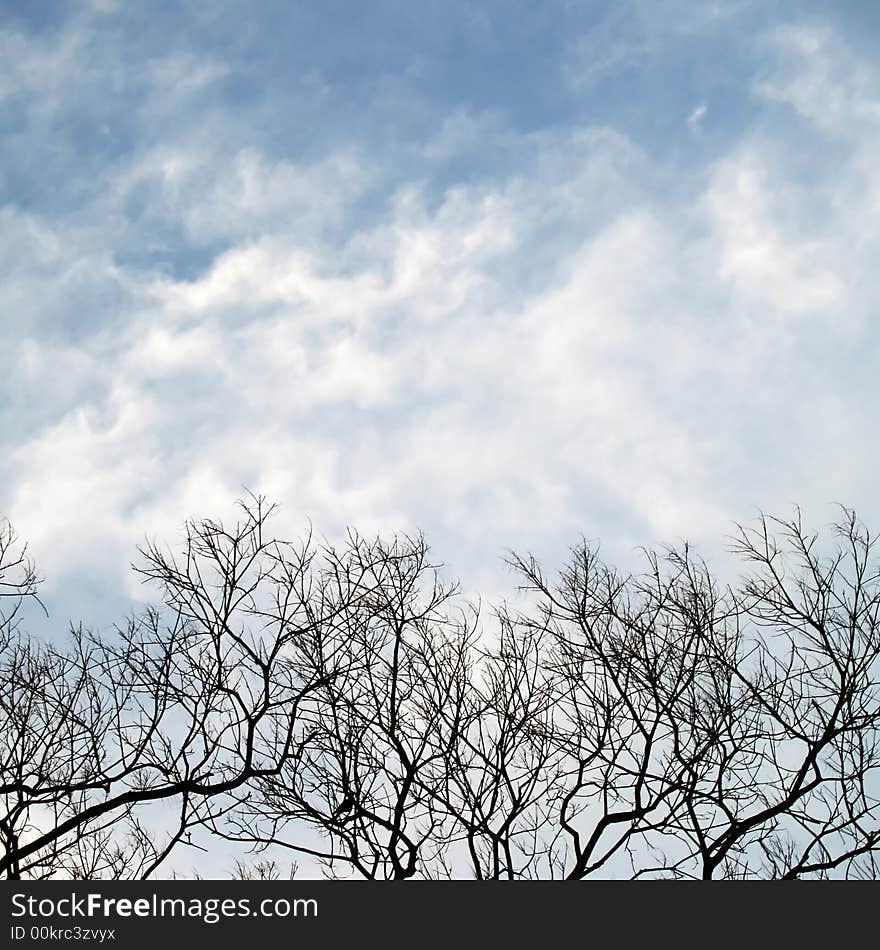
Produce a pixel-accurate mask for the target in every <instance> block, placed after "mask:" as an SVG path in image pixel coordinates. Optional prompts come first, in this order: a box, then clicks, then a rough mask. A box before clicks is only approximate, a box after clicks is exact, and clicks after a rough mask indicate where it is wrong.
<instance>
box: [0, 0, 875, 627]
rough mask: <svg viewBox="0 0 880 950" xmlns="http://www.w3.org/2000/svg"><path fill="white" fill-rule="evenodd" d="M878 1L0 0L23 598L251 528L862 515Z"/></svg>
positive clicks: (445, 553) (625, 533) (476, 526)
mask: <svg viewBox="0 0 880 950" xmlns="http://www.w3.org/2000/svg"><path fill="white" fill-rule="evenodd" d="M878 38H880V7H878V5H877V4H873V3H864V4H861V3H855V2H850V3H838V4H819V3H810V2H800V3H768V2H762V3H752V2H748V0H729V2H718V3H700V4H694V3H690V2H688V3H685V2H679V0H668V2H664V0H646V2H630V3H621V2H618V3H589V2H587V3H574V2H551V0H546V2H541V3H525V2H503V3H502V2H484V3H475V2H472V3H467V2H454V0H453V2H446V3H433V2H419V3H415V2H409V3H403V2H396V3H392V2H384V3H383V2H377V3H370V4H365V3H344V2H327V0H324V2H321V3H289V2H280V0H279V2H259V0H257V2H251V3H248V4H243V3H238V2H228V3H222V2H213V3H210V4H205V3H157V2H149V3H138V2H125V3H121V2H120V3H114V2H111V0H100V2H99V0H94V2H91V3H87V2H82V3H58V2H35V0H29V2H27V3H24V2H22V3H10V2H6V3H4V4H3V5H2V14H0V63H2V67H0V68H2V73H0V140H2V142H3V146H2V150H0V225H2V226H0V260H2V261H3V266H4V269H5V273H4V279H3V282H2V285H0V321H2V322H0V327H2V331H0V332H2V339H0V343H2V349H3V353H4V356H5V366H6V372H5V374H4V375H3V377H2V378H0V423H2V425H0V447H2V452H0V514H4V515H7V516H8V517H9V518H10V519H11V520H12V521H13V522H14V524H15V525H16V527H17V529H18V531H19V533H20V534H21V535H22V536H23V537H26V538H29V539H30V541H31V545H32V551H33V553H34V555H35V556H36V557H37V559H38V561H39V563H40V564H41V566H42V569H43V572H44V573H45V575H46V578H47V581H46V597H47V603H48V606H49V607H50V611H51V617H50V621H49V624H48V625H47V629H49V628H52V629H55V628H56V627H57V626H58V625H59V623H61V624H63V622H64V621H65V620H66V618H67V617H68V616H72V617H74V618H75V619H83V620H85V621H87V622H94V623H96V624H98V625H99V626H100V625H103V624H106V623H109V622H110V620H111V619H112V618H113V617H114V616H118V615H119V612H120V611H124V610H125V609H127V605H128V603H129V602H130V600H131V598H142V597H145V596H148V593H147V592H145V591H143V590H141V589H140V588H139V587H138V586H137V585H136V584H135V583H134V582H133V581H132V580H131V578H130V576H129V573H128V563H129V561H130V560H131V559H132V557H133V554H134V546H135V544H136V543H137V542H138V541H140V540H141V539H142V538H143V537H144V535H145V534H147V533H149V534H150V535H154V536H159V537H162V538H165V539H167V540H168V541H170V542H173V541H174V539H175V538H176V537H178V531H179V526H180V524H181V522H182V521H183V519H184V518H186V517H188V516H201V515H204V516H218V515H220V516H222V515H224V514H227V513H229V512H230V511H231V509H232V504H233V502H234V500H235V498H236V497H237V496H238V495H239V494H240V492H241V488H242V486H243V485H247V486H249V487H250V488H252V489H255V490H260V491H264V492H266V493H268V494H269V495H270V496H271V497H273V498H275V499H277V500H278V501H280V502H281V503H282V509H281V512H280V514H279V516H278V524H279V531H281V532H283V533H286V534H295V533H298V532H300V531H302V530H303V528H304V526H305V524H306V522H307V519H311V521H312V522H313V524H314V526H315V527H316V529H317V530H318V531H319V532H322V533H324V534H326V535H327V536H328V537H331V538H332V537H335V536H337V535H338V534H339V533H340V532H341V531H342V530H343V528H344V526H345V525H347V524H352V525H355V526H357V527H359V528H360V529H361V530H364V531H372V530H386V531H390V530H394V529H402V530H412V529H413V528H422V529H424V530H425V531H426V532H427V534H428V537H429V539H430V540H431V541H432V543H433V547H434V550H435V553H436V554H437V556H438V558H440V559H442V560H443V561H445V562H446V563H447V564H448V565H449V568H450V572H451V573H453V574H455V575H457V576H461V577H462V579H463V580H464V582H465V587H466V588H467V589H469V590H477V589H479V590H482V591H483V592H484V593H486V594H488V596H490V597H492V596H495V595H498V594H499V593H501V592H504V591H505V590H506V588H507V586H508V584H509V582H510V579H509V578H508V577H507V575H506V573H505V571H504V569H503V567H502V565H501V563H500V560H499V557H500V555H501V554H502V553H503V551H504V549H505V548H506V547H508V546H513V547H517V548H530V549H532V550H535V551H536V552H538V553H539V554H540V555H542V556H543V557H544V558H546V559H547V560H548V561H550V562H557V563H558V562H559V561H560V560H561V558H562V557H563V556H564V554H565V551H566V548H567V545H568V544H569V543H572V542H574V541H576V539H577V538H578V537H579V536H580V535H581V534H586V535H587V536H590V537H598V538H601V539H602V541H603V544H604V545H605V547H606V549H607V550H608V551H610V554H611V556H613V557H617V558H619V559H621V560H623V561H627V559H629V558H631V557H632V556H633V551H634V548H635V546H636V545H639V544H643V543H644V544H651V543H657V542H663V541H674V540H676V539H678V538H682V537H688V538H690V539H692V540H693V541H694V542H695V543H696V544H698V546H700V548H701V549H702V550H703V551H705V552H706V553H707V554H708V555H709V556H710V557H715V556H718V557H720V556H721V553H720V552H721V544H722V538H723V536H724V534H725V533H726V532H727V531H729V529H730V527H731V524H732V522H733V521H734V520H744V519H749V518H750V517H752V515H753V514H754V510H755V507H756V506H762V507H764V508H766V509H769V510H771V511H777V512H787V511H788V510H789V508H790V505H791V504H792V503H793V502H799V503H801V504H802V505H803V506H804V508H805V510H806V513H807V516H808V518H809V519H810V520H811V521H813V522H814V523H816V524H820V523H822V522H824V521H826V520H828V519H830V518H831V517H832V516H833V510H832V508H831V507H830V505H831V503H832V502H835V501H839V502H843V503H846V504H848V505H852V506H855V507H856V508H857V510H858V511H859V513H860V514H861V515H862V516H863V517H864V518H865V520H867V521H868V523H869V524H873V525H874V526H880V501H878V498H877V493H876V488H875V484H876V474H875V473H876V471H877V463H878V449H877V434H878V433H877V419H876V405H877V404H878V397H880V383H878V382H877V378H876V377H877V376H878V374H877V372H876V366H877V362H878V360H877V357H878V343H880V329H878V318H877V305H878V294H880V278H878V277H877V274H876V261H877V260H878V250H880V246H878V244H880V240H878V238H880V170H878V164H877V161H876V156H877V155H878V153H880V69H878V67H877V65H876V62H875V60H876V45H877V40H878Z"/></svg>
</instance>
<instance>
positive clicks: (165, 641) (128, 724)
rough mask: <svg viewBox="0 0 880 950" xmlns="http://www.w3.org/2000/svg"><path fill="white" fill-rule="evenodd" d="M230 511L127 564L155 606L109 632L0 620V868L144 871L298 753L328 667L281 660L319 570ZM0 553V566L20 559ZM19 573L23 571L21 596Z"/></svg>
mask: <svg viewBox="0 0 880 950" xmlns="http://www.w3.org/2000/svg"><path fill="white" fill-rule="evenodd" d="M242 507H243V513H244V517H243V519H242V520H241V521H240V522H239V523H237V524H236V525H235V526H234V527H232V528H230V529H227V528H224V527H223V526H222V525H220V524H217V523H215V522H212V521H202V522H199V523H189V524H188V525H187V527H186V539H185V542H184V546H183V554H182V556H181V557H176V556H174V555H172V554H168V553H166V552H164V551H163V550H161V549H160V548H159V547H158V546H155V545H149V546H147V547H146V548H144V549H143V551H142V552H141V553H142V556H143V559H142V563H141V565H140V566H139V568H138V570H139V572H140V574H141V575H142V577H143V578H144V579H146V580H149V581H152V582H154V583H155V584H158V585H159V587H160V589H161V591H162V594H163V604H162V607H161V609H160V608H150V609H147V610H145V611H143V612H142V613H141V614H140V615H138V616H137V617H135V618H132V619H131V620H130V621H129V622H128V624H127V625H125V626H123V627H119V628H117V629H116V630H115V631H114V633H113V635H112V636H110V637H101V636H99V635H97V634H92V633H89V632H87V631H84V630H82V629H76V630H73V631H72V636H71V638H70V643H69V644H68V645H66V646H65V647H63V648H62V647H58V646H56V645H54V644H51V643H37V642H36V641H34V640H31V639H29V638H27V637H24V636H22V635H20V634H19V633H18V631H15V630H13V629H11V627H10V618H9V615H7V617H6V619H5V622H4V631H5V640H4V643H3V654H2V665H0V681H2V687H0V704H2V712H3V716H4V719H5V721H4V727H3V732H2V740H0V743H2V744H0V768H2V771H0V792H2V799H0V807H2V812H0V831H2V834H3V843H4V852H3V854H2V856H0V872H2V873H3V874H4V875H5V876H7V877H12V878H19V877H25V876H27V877H51V876H53V875H56V874H62V875H68V876H74V877H102V876H109V877H123V876H147V875H149V874H152V873H154V872H155V871H156V869H157V868H158V867H159V865H160V864H161V862H162V861H163V860H165V859H166V858H167V856H168V854H169V853H170V851H171V849H172V848H173V847H174V846H176V845H178V844H180V843H181V842H183V843H186V842H187V841H188V840H189V835H190V834H191V829H192V828H194V827H196V826H199V825H202V824H203V823H204V822H206V821H209V820H210V821H213V820H216V819H217V817H218V816H219V815H220V814H222V813H223V811H224V810H225V809H226V808H227V807H229V803H228V802H227V801H226V798H225V796H228V795H229V794H230V793H232V792H234V791H235V790H236V789H239V788H242V787H243V786H244V785H245V784H246V783H248V782H250V781H253V780H254V779H255V778H258V777H266V776H269V775H271V774H273V773H276V772H278V771H279V770H280V769H281V768H282V767H283V766H284V764H285V762H287V760H288V759H289V758H290V757H291V756H296V755H299V754H300V748H299V743H300V741H301V739H300V736H299V735H298V732H297V729H298V724H299V711H300V707H301V704H302V703H303V701H304V699H305V698H306V697H307V696H308V695H309V694H310V693H312V692H314V691H315V690H316V689H318V688H320V687H321V685H322V684H323V683H325V682H326V681H327V680H328V679H330V678H331V677H332V676H333V666H332V661H328V664H327V666H326V667H325V668H324V669H323V670H322V671H321V672H315V673H314V675H313V676H311V677H306V678H303V677H302V676H301V672H302V666H299V667H297V666H296V665H295V664H294V663H292V662H291V658H292V657H293V656H295V655H296V651H297V649H298V638H299V637H300V636H301V635H303V634H305V633H307V631H309V630H310V629H311V628H312V627H313V626H314V625H315V624H316V623H320V622H321V620H322V611H323V610H324V609H325V608H326V607H327V606H328V605H327V603H326V602H325V599H324V598H323V596H322V591H323V588H322V585H323V583H324V580H325V578H324V577H323V576H322V575H321V570H320V568H315V569H313V563H312V562H313V559H314V557H315V551H314V550H313V548H312V546H311V545H310V543H308V542H307V543H306V544H304V545H301V546H294V545H292V544H286V543H282V542H280V541H277V540H275V539H269V538H267V537H265V536H264V533H263V530H264V524H265V520H266V518H267V516H268V515H269V513H270V511H271V509H270V508H267V507H266V505H265V503H264V502H263V501H262V500H261V499H257V498H254V499H250V500H249V501H248V502H247V503H244V504H243V506H242ZM7 536H8V535H7ZM5 551H6V552H7V555H6V556H7V566H8V567H9V568H10V569H11V568H13V567H15V565H16V564H18V567H19V569H21V567H22V564H23V563H24V562H22V561H20V560H15V559H14V558H13V557H11V556H10V555H9V553H8V552H9V551H10V548H9V546H8V545H7V547H6V548H5ZM22 577H23V578H24V579H23V580H22V579H21V578H22ZM33 582H34V575H33V572H32V571H30V572H29V571H28V569H25V570H24V573H23V574H21V573H20V577H19V586H18V591H19V593H21V594H22V595H25V594H28V593H30V592H32V588H33ZM6 583H7V584H8V583H13V587H12V588H11V589H12V590H15V587H14V582H6ZM13 600H15V598H13ZM163 802H164V803H166V805H167V806H169V807H172V808H173V809H174V811H175V812H176V818H175V819H174V825H173V828H172V830H171V831H170V832H168V833H167V834H165V835H164V836H159V835H157V834H154V833H149V832H148V831H147V829H146V828H145V826H144V825H143V824H142V822H141V816H143V815H144V814H145V809H146V807H147V806H149V805H150V804H153V803H163ZM167 814H168V808H167V807H166V809H165V810H164V811H163V815H167Z"/></svg>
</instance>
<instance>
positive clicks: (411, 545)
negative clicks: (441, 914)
mask: <svg viewBox="0 0 880 950" xmlns="http://www.w3.org/2000/svg"><path fill="white" fill-rule="evenodd" d="M328 557H329V558H330V559H331V561H332V564H333V572H334V578H335V585H336V595H335V599H336V601H337V602H338V603H339V604H340V605H341V609H339V610H338V611H335V612H334V613H333V615H332V618H331V619H330V620H329V622H327V623H325V624H323V625H322V626H321V627H320V628H316V630H315V635H314V636H313V637H312V638H310V641H309V646H308V647H307V648H303V649H302V650H301V651H300V653H299V655H298V658H297V663H301V664H303V665H302V667H301V671H300V675H301V676H302V677H309V678H312V679H315V680H317V679H320V680H321V682H322V685H321V687H320V689H318V690H317V691H316V692H315V693H314V694H313V696H312V697H311V699H312V701H311V702H310V704H309V705H308V711H307V712H306V713H305V719H306V721H307V723H308V724H307V726H306V727H305V730H306V734H307V741H306V742H304V743H303V746H302V749H301V752H300V754H299V755H298V756H296V757H294V758H291V759H289V760H288V761H287V762H286V763H285V765H284V767H283V768H281V769H280V770H279V771H278V772H277V773H275V774H272V775H267V776H264V777H262V778H260V779H259V780H258V781H257V782H255V783H252V787H251V790H250V793H249V795H248V797H247V798H243V799H242V806H241V808H240V809H239V810H238V811H237V812H235V813H234V815H233V816H232V817H231V818H230V820H229V821H228V822H227V823H226V826H225V827H224V828H222V829H221V828H217V829H216V830H217V832H218V833H219V834H222V835H225V836H227V837H230V838H233V839H236V840H244V841H249V842H251V843H252V844H254V845H256V846H257V847H261V846H268V845H278V846H281V847H284V848H289V849H292V850H294V851H296V852H299V853H305V854H309V855H311V856H313V857H314V858H317V859H318V860H319V861H321V862H322V863H323V864H324V865H325V867H326V869H327V871H328V873H330V874H331V875H336V874H338V873H340V870H341V869H346V870H347V871H348V872H352V871H353V872H354V873H356V874H358V875H361V876H363V877H366V878H372V879H376V878H379V879H404V878H408V877H413V876H415V875H416V874H419V875H421V876H430V875H431V874H432V873H434V872H435V869H436V867H438V866H440V867H442V864H443V856H444V851H445V849H446V847H447V846H448V844H449V837H450V828H449V823H448V816H447V814H446V811H445V809H444V807H443V804H442V797H443V796H442V794H441V790H442V788H443V786H444V783H445V782H446V781H447V778H448V771H449V768H450V764H451V761H452V757H453V756H452V749H453V746H454V744H455V742H456V740H457V737H458V734H459V731H460V729H461V719H462V717H463V715H464V714H465V695H466V690H467V687H468V682H469V662H470V660H469V654H470V646H471V640H472V637H473V632H474V625H473V619H472V618H470V617H468V615H467V613H466V612H460V613H458V614H451V613H449V612H448V611H447V609H446V608H447V606H448V605H449V603H450V600H451V598H452V597H453V596H454V594H455V589H454V588H451V589H449V588H447V587H445V586H444V585H443V583H442V582H441V580H440V578H439V575H438V573H437V569H436V567H434V566H433V565H431V564H430V562H429V560H428V548H427V545H426V544H425V542H424V539H423V538H421V537H414V538H410V537H406V536H397V537H394V538H392V539H391V540H390V541H383V540H382V539H374V540H371V541H368V540H365V539H363V538H361V537H359V536H358V535H356V534H350V535H349V537H348V540H347V543H346V544H345V546H344V547H343V548H341V549H340V550H336V551H332V552H330V553H329V554H328ZM330 662H334V663H336V665H337V669H338V670H339V671H340V672H339V674H338V675H336V676H334V677H333V678H328V677H326V676H324V675H323V671H324V670H325V669H326V667H327V665H328V663H330ZM304 826H307V827H309V828H311V829H314V830H315V831H317V832H318V837H319V841H317V842H316V843H314V844H306V843H305V842H304V841H303V827H304Z"/></svg>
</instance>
